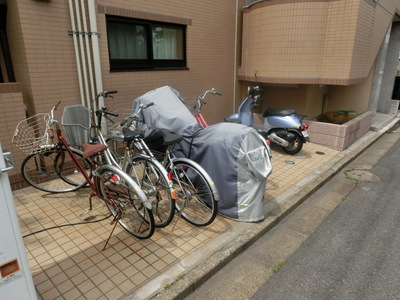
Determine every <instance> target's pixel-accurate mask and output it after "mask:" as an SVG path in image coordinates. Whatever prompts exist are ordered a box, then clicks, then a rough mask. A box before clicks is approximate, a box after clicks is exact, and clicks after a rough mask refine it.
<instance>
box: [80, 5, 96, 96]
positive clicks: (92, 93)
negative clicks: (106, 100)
mask: <svg viewBox="0 0 400 300" xmlns="http://www.w3.org/2000/svg"><path fill="white" fill-rule="evenodd" d="M80 2H81V14H82V23H83V31H84V34H85V45H86V60H87V67H88V70H89V84H90V91H91V94H90V99H88V101H90V100H91V99H94V97H95V96H96V94H95V92H96V91H95V90H94V83H93V70H92V55H91V51H90V45H89V34H90V33H89V32H88V30H87V22H86V8H85V2H84V0H81V1H80Z"/></svg>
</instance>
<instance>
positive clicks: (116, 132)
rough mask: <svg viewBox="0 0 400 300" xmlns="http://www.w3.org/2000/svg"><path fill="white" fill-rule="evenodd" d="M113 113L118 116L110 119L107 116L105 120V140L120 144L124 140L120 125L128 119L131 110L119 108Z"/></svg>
mask: <svg viewBox="0 0 400 300" xmlns="http://www.w3.org/2000/svg"><path fill="white" fill-rule="evenodd" d="M114 113H117V114H118V116H116V117H111V116H110V115H109V116H107V118H106V128H107V133H106V138H108V139H111V140H114V141H121V142H122V141H123V140H124V136H123V134H122V127H121V125H120V124H121V122H122V121H123V120H124V119H125V118H127V117H129V116H130V115H131V114H132V110H131V109H128V108H126V109H125V108H121V109H118V110H116V111H114Z"/></svg>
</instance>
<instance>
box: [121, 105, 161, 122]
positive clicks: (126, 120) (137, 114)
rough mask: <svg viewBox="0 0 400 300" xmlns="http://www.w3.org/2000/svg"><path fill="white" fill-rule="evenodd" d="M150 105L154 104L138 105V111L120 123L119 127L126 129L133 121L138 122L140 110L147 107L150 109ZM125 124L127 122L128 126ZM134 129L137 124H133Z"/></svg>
mask: <svg viewBox="0 0 400 300" xmlns="http://www.w3.org/2000/svg"><path fill="white" fill-rule="evenodd" d="M152 105H154V102H150V103H148V104H142V103H140V104H139V106H138V109H137V110H136V111H135V112H134V113H133V114H132V115H131V116H129V117H127V118H125V119H124V120H123V121H122V122H121V123H120V126H125V125H126V126H127V127H130V126H131V125H132V123H133V121H136V122H137V121H138V120H139V114H140V112H141V111H142V109H146V108H148V107H150V106H152ZM127 122H128V124H127ZM135 127H137V124H135Z"/></svg>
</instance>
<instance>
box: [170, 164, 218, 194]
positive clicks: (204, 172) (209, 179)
mask: <svg viewBox="0 0 400 300" xmlns="http://www.w3.org/2000/svg"><path fill="white" fill-rule="evenodd" d="M180 161H181V162H185V163H187V164H192V165H193V166H194V167H195V168H197V169H198V170H199V171H201V172H202V173H203V175H204V177H205V178H206V180H207V181H208V183H209V184H210V186H211V189H212V193H213V195H214V197H215V200H216V201H219V193H218V190H217V187H216V186H215V183H214V181H213V180H212V178H211V177H210V175H209V174H208V173H207V171H206V170H204V168H203V167H202V166H200V165H199V164H198V163H197V162H195V161H194V160H191V159H189V158H185V157H179V158H174V159H173V160H172V164H175V163H177V162H180Z"/></svg>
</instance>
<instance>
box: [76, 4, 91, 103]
mask: <svg viewBox="0 0 400 300" xmlns="http://www.w3.org/2000/svg"><path fill="white" fill-rule="evenodd" d="M78 1H79V0H75V10H76V20H77V27H78V28H77V29H78V32H79V50H80V55H81V66H82V74H83V84H84V88H85V100H84V102H83V105H85V106H86V107H90V103H89V102H88V101H90V96H89V87H88V82H87V72H86V71H87V70H86V64H85V49H84V45H83V38H82V34H81V33H82V32H83V31H82V27H81V20H80V11H79V2H78ZM83 17H85V16H83Z"/></svg>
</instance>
